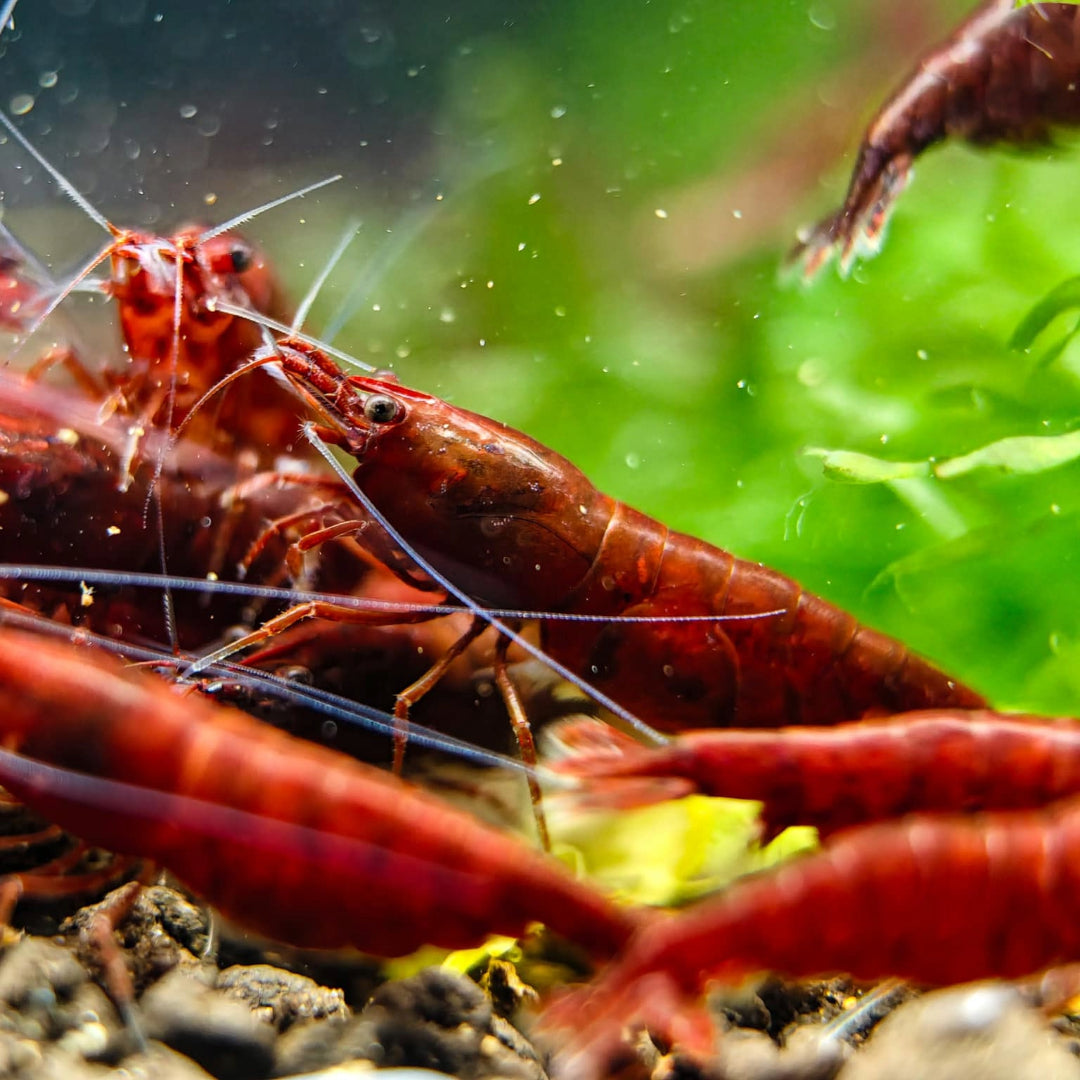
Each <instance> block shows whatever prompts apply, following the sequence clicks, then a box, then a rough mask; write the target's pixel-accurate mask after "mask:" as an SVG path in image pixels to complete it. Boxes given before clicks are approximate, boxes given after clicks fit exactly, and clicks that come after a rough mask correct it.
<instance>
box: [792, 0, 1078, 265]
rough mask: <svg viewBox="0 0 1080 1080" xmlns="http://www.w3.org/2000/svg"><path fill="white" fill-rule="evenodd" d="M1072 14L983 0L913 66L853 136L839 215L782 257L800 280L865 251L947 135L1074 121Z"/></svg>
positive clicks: (1034, 135) (873, 246) (1042, 137)
mask: <svg viewBox="0 0 1080 1080" xmlns="http://www.w3.org/2000/svg"><path fill="white" fill-rule="evenodd" d="M1078 85H1080V9H1078V8H1077V6H1076V5H1075V4H1068V3H1033V4H1027V5H1025V6H1024V7H1021V8H1017V7H1016V5H1015V3H1014V2H1013V0H988V2H987V3H984V4H982V5H981V6H979V7H978V8H977V9H976V10H975V11H974V12H973V13H972V15H971V16H970V17H969V18H968V19H967V20H966V21H965V22H963V23H961V24H960V26H959V27H957V29H956V30H955V31H954V32H953V33H952V34H951V35H950V36H949V38H948V39H947V40H946V41H945V42H944V43H943V44H941V45H939V46H937V47H936V48H934V49H933V50H931V51H930V52H928V53H927V54H926V55H925V56H923V58H922V59H921V60H920V61H919V63H918V66H917V67H916V68H915V70H914V72H913V73H912V74H911V75H910V76H909V77H908V78H907V79H906V80H905V81H904V82H903V83H902V84H901V86H900V88H899V89H898V90H897V91H896V92H895V93H894V94H893V96H892V97H891V98H890V99H889V100H888V101H887V102H886V104H885V105H884V106H883V107H882V109H881V110H880V111H879V112H878V114H877V116H875V117H874V119H873V120H872V121H871V123H870V126H869V127H868V128H867V130H866V134H865V135H864V136H863V141H862V145H861V146H860V147H859V154H858V158H857V160H856V162H855V169H854V171H853V173H852V177H851V183H850V186H849V187H848V191H847V195H846V197H845V199H844V203H843V205H842V206H841V208H840V209H839V210H838V211H837V212H836V213H835V214H832V215H830V216H829V217H827V218H825V219H823V220H822V221H820V222H819V223H818V224H817V225H815V226H814V227H813V228H812V229H809V230H807V231H806V233H805V235H800V237H799V243H798V244H797V245H796V247H795V248H794V250H793V251H792V253H791V259H792V260H794V261H800V262H801V263H802V267H803V273H804V276H805V277H806V278H807V279H809V278H811V277H813V276H814V274H816V273H817V271H818V270H820V269H821V267H822V266H823V265H824V264H825V263H826V262H827V261H828V260H829V258H830V257H831V256H832V255H833V254H834V253H835V252H839V254H840V269H841V272H842V273H847V271H848V269H849V268H850V265H851V262H852V260H853V259H854V257H855V256H856V255H858V254H862V253H869V254H873V253H874V252H876V251H877V249H878V247H879V246H880V244H881V239H882V230H883V229H884V227H885V223H886V221H887V219H888V217H889V214H890V212H891V211H892V208H893V204H894V202H895V200H896V198H897V196H898V195H899V194H900V192H901V191H902V190H903V189H904V187H905V185H906V184H907V182H908V180H909V179H910V175H911V166H912V162H913V161H914V160H915V158H916V157H918V156H919V154H921V153H922V152H923V151H924V150H925V149H927V147H929V146H932V145H933V144H934V143H937V142H941V141H942V140H944V139H947V138H960V139H964V140H966V141H968V142H971V143H975V144H977V145H988V144H991V143H997V142H1011V143H1017V144H1029V145H1030V144H1033V143H1040V142H1046V141H1047V140H1048V139H1049V137H1050V134H1051V131H1052V129H1053V127H1054V126H1055V125H1062V124H1076V123H1080V92H1078V91H1077V87H1078Z"/></svg>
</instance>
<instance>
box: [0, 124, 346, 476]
mask: <svg viewBox="0 0 1080 1080" xmlns="http://www.w3.org/2000/svg"><path fill="white" fill-rule="evenodd" d="M0 123H2V124H3V125H4V127H6V128H7V130H8V131H9V133H10V134H11V135H12V137H13V138H14V139H15V140H16V141H17V142H18V143H19V144H20V145H21V146H22V147H23V148H24V149H25V150H26V151H27V153H29V154H30V155H31V156H32V157H34V159H35V160H36V161H37V162H38V163H39V164H40V165H41V166H42V167H43V168H44V169H45V170H46V171H47V172H48V173H49V174H50V175H51V176H52V177H53V178H54V180H55V181H56V182H57V184H58V185H59V186H60V187H61V188H62V189H63V190H64V191H66V192H67V194H68V195H70V196H71V198H72V199H73V200H74V201H75V202H76V203H77V204H78V205H79V206H80V207H81V208H82V209H83V211H84V212H85V213H86V214H87V216H88V217H90V218H91V219H92V220H93V221H95V222H96V223H97V224H98V225H100V226H101V228H102V229H103V230H104V231H106V232H107V233H108V234H109V237H110V240H109V242H108V243H107V244H106V245H105V246H104V247H103V248H102V249H101V250H100V251H99V252H98V253H97V254H96V255H95V256H94V257H93V258H92V259H91V260H90V262H89V263H87V264H86V265H85V266H84V267H83V268H82V269H81V270H80V271H79V272H78V273H77V274H76V275H75V277H74V278H73V280H72V281H71V282H69V283H68V284H67V285H66V286H65V287H63V288H59V287H56V288H54V289H53V295H52V297H51V299H50V302H49V303H48V304H47V305H42V307H41V310H40V311H39V312H38V316H37V320H36V321H31V320H29V319H27V320H24V324H23V325H21V326H19V327H18V328H19V329H22V330H33V329H35V328H36V325H38V324H39V323H40V321H41V319H43V318H45V317H47V316H48V315H49V314H50V313H51V312H52V311H53V310H54V309H55V307H56V306H57V305H58V304H59V303H60V302H61V301H62V300H63V299H64V298H65V297H66V296H67V295H68V293H69V292H70V291H71V290H72V289H74V288H75V287H76V286H79V285H81V284H82V283H83V282H84V281H85V279H86V278H87V277H88V276H89V275H90V274H91V273H92V272H93V271H94V270H95V269H96V268H97V267H98V266H100V265H101V264H102V263H104V262H106V261H107V262H108V263H109V267H110V277H109V278H108V279H107V280H105V281H104V282H99V283H97V284H98V286H99V287H100V288H101V290H102V291H103V292H104V293H105V294H106V295H108V296H110V297H112V298H114V299H115V300H116V301H117V304H118V307H119V316H120V327H121V332H122V335H123V340H124V348H125V352H126V354H127V356H126V361H125V366H124V367H123V368H122V369H117V368H116V367H115V366H114V365H112V364H108V363H107V364H105V365H104V367H103V369H102V371H101V373H100V378H99V377H98V376H97V375H95V374H94V373H93V372H92V371H91V370H89V368H88V367H87V366H86V361H85V360H84V359H83V358H81V357H79V356H78V355H77V354H76V353H75V352H74V351H73V350H70V349H69V350H53V351H51V352H50V353H49V354H48V355H47V356H46V357H44V358H43V360H42V361H41V362H39V363H38V364H37V365H35V367H34V368H32V369H31V374H32V375H33V376H34V377H37V376H39V375H40V374H41V373H42V372H43V371H44V370H45V369H47V368H48V367H51V366H53V365H55V364H57V363H62V364H63V365H64V366H65V367H67V368H68V369H69V371H70V372H71V373H72V375H73V376H74V378H75V379H76V381H77V382H78V383H79V385H80V386H82V387H83V388H84V390H85V391H86V392H87V393H88V394H89V395H91V396H92V397H94V398H96V399H97V400H99V401H100V402H101V403H102V408H103V411H105V412H109V411H114V410H118V411H120V412H121V413H122V414H123V415H125V416H127V417H133V418H134V419H135V420H136V421H137V422H138V423H137V426H142V427H155V428H159V429H161V428H164V429H166V430H168V431H174V430H175V429H176V428H177V427H179V425H180V424H182V423H183V422H184V421H185V420H186V419H187V416H188V413H189V412H190V411H191V409H192V406H194V405H195V403H196V402H197V401H199V400H200V399H201V398H202V397H203V395H204V394H205V393H206V391H207V390H208V389H210V387H212V386H214V385H215V384H217V383H218V382H219V381H220V380H221V379H222V378H223V377H224V376H225V375H227V374H228V373H229V372H230V371H232V370H233V368H235V367H236V366H237V364H238V363H239V362H240V361H241V360H243V359H244V358H245V357H247V356H248V355H249V354H250V353H251V351H252V350H253V349H254V348H256V346H257V345H259V344H260V343H261V341H262V340H263V331H262V329H261V328H260V327H259V326H257V325H255V324H254V323H252V322H251V321H249V320H247V319H242V318H237V316H236V315H235V314H232V313H229V312H226V311H224V310H221V309H219V308H218V307H217V306H216V305H217V304H218V303H221V304H224V305H226V306H228V307H230V308H235V309H243V310H248V311H252V312H258V313H260V314H262V315H264V316H267V317H269V318H270V319H273V320H280V319H283V318H287V317H288V309H287V304H286V302H285V299H284V296H283V294H282V292H281V289H280V288H279V286H278V283H277V281H276V278H275V276H274V275H273V273H272V271H271V269H270V267H269V265H268V263H267V260H266V258H265V257H264V256H263V255H262V254H261V253H260V252H259V251H258V250H257V249H256V248H255V247H253V246H252V245H251V244H249V243H248V242H247V241H246V240H244V239H243V238H242V237H241V236H239V235H238V234H236V233H235V232H233V231H231V225H232V224H234V223H236V222H237V221H240V220H246V219H247V218H250V217H252V216H254V215H255V214H257V213H260V212H262V211H263V210H267V209H270V208H272V207H274V206H277V205H279V204H280V203H281V202H283V201H286V200H287V199H290V198H295V197H299V196H302V195H304V194H307V193H309V192H311V191H313V190H315V189H317V188H319V187H322V186H324V185H325V184H326V183H330V182H331V180H326V181H322V182H320V183H316V184H312V185H309V186H308V187H306V188H303V189H301V190H300V191H297V192H294V193H293V194H292V195H289V196H285V197H284V198H283V199H277V200H274V201H273V202H271V203H268V204H266V205H265V206H264V207H261V208H259V209H257V210H252V211H250V212H249V213H247V214H244V215H240V217H239V218H234V219H233V220H232V222H229V223H226V224H225V225H221V226H218V227H217V228H210V229H204V228H202V227H199V226H195V225H186V226H184V227H182V228H180V229H178V230H177V231H176V232H174V233H173V234H172V235H171V236H159V235H155V234H153V233H147V232H142V231H139V230H135V229H123V228H120V227H118V226H116V225H113V224H112V222H110V221H108V220H107V219H106V218H105V217H104V216H103V215H102V214H101V213H100V212H99V211H98V210H96V209H95V208H94V207H93V206H91V205H90V203H89V202H88V201H87V200H86V199H85V198H84V197H83V196H82V195H81V194H80V193H79V192H78V191H77V190H76V189H75V187H74V185H73V184H72V183H71V182H70V181H69V180H68V179H67V178H66V177H65V176H64V175H63V174H62V173H61V172H60V171H59V170H58V169H57V168H56V167H55V166H54V165H52V164H51V163H50V162H49V161H48V160H46V159H45V158H44V157H43V155H42V154H41V153H40V151H38V150H37V149H36V148H35V147H34V146H33V145H32V144H31V143H30V142H29V141H28V140H27V139H26V137H25V136H24V135H23V134H22V132H21V131H20V130H19V129H18V128H17V127H16V126H15V124H14V123H13V122H12V121H11V120H9V119H8V118H7V116H5V115H3V114H0ZM336 179H339V178H338V177H333V178H332V180H336ZM2 283H3V279H2V277H0V284H2ZM238 390H239V392H233V393H231V394H230V395H229V396H228V397H227V398H225V399H223V401H222V402H221V403H219V406H218V409H217V411H216V413H211V412H210V411H209V410H207V411H205V412H204V413H202V414H201V415H200V416H199V417H197V418H196V419H195V420H194V422H193V423H191V424H187V425H186V434H187V437H188V439H189V441H198V442H202V443H204V444H207V445H210V446H213V447H215V448H218V449H222V450H232V449H233V448H238V449H243V450H245V451H247V452H248V453H249V454H250V455H253V457H254V461H255V463H256V465H258V466H259V467H269V466H270V465H272V463H273V461H274V460H275V459H276V458H277V457H278V456H280V455H281V454H283V453H285V452H286V451H287V450H288V449H290V448H291V446H292V443H293V442H294V441H296V440H295V437H296V422H295V408H294V405H293V402H292V401H291V400H290V397H289V395H288V394H286V393H285V392H284V391H283V390H282V389H281V388H280V387H279V386H277V385H275V384H274V383H273V382H271V381H270V380H268V379H257V380H246V381H245V384H244V386H243V387H241V388H238ZM300 449H301V451H304V452H306V449H307V448H306V447H304V446H301V447H300Z"/></svg>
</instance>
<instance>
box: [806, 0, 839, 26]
mask: <svg viewBox="0 0 1080 1080" xmlns="http://www.w3.org/2000/svg"><path fill="white" fill-rule="evenodd" d="M806 16H807V18H808V19H809V20H810V25H811V26H816V27H817V28H818V29H819V30H835V29H836V12H835V11H834V10H833V9H832V8H831V7H830V6H829V5H828V4H811V5H810V9H809V10H808V11H807V13H806Z"/></svg>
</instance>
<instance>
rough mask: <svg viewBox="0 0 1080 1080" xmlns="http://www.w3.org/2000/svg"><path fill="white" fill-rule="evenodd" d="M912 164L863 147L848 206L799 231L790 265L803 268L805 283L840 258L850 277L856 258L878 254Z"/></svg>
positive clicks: (843, 273) (905, 157)
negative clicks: (833, 258) (825, 266)
mask: <svg viewBox="0 0 1080 1080" xmlns="http://www.w3.org/2000/svg"><path fill="white" fill-rule="evenodd" d="M911 162H912V158H911V156H910V155H903V156H900V157H895V158H892V159H890V158H889V157H888V156H887V155H885V154H883V153H882V152H881V151H880V150H878V149H876V148H875V147H870V146H864V147H863V149H862V152H861V153H860V154H859V163H858V165H857V166H856V168H855V173H854V176H853V178H852V181H851V186H850V187H849V189H848V194H847V197H846V199H845V200H844V205H843V206H842V207H841V208H840V209H839V210H838V211H836V213H834V214H830V215H828V216H827V217H825V218H822V220H821V221H819V222H818V223H817V224H816V225H813V226H811V227H810V228H808V229H801V230H800V231H799V234H798V243H796V245H795V246H794V247H793V248H792V250H791V252H790V254H789V255H788V257H787V261H786V265H787V266H788V267H801V268H802V276H803V280H804V281H806V282H809V281H810V280H811V279H812V278H814V277H815V276H816V275H817V273H818V271H819V270H820V269H821V268H822V267H823V266H824V265H825V264H826V263H827V262H828V261H829V260H830V259H831V258H832V257H833V256H834V255H839V258H838V260H837V266H838V268H839V271H840V276H841V277H843V278H846V277H847V276H848V274H849V273H850V272H851V267H852V264H853V263H854V262H855V259H856V258H862V257H870V256H873V255H876V254H877V253H878V252H879V251H880V250H881V245H882V243H883V242H884V239H885V226H886V225H887V224H888V222H889V218H890V216H891V215H892V211H893V207H894V206H895V205H896V200H897V199H898V198H899V197H900V194H901V193H902V192H903V190H904V188H906V187H907V185H908V183H909V182H910V181H911V178H912V176H913V175H914V173H913V170H912V168H911Z"/></svg>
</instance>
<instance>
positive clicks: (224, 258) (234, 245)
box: [204, 240, 255, 274]
mask: <svg viewBox="0 0 1080 1080" xmlns="http://www.w3.org/2000/svg"><path fill="white" fill-rule="evenodd" d="M204 257H205V259H206V262H205V264H204V265H206V266H208V267H209V270H210V272H211V273H213V274H242V273H243V272H244V271H245V270H250V269H251V268H252V266H254V265H255V253H254V252H253V251H252V250H251V248H250V247H248V245H247V244H245V243H242V242H238V241H236V240H233V241H232V242H231V243H230V244H229V246H228V247H226V248H224V249H223V250H217V251H211V252H209V253H208V254H207V255H206V256H204Z"/></svg>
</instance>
